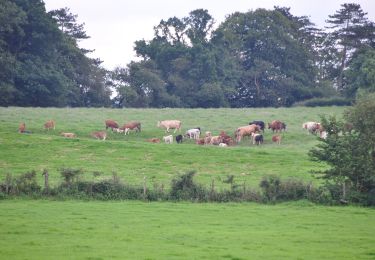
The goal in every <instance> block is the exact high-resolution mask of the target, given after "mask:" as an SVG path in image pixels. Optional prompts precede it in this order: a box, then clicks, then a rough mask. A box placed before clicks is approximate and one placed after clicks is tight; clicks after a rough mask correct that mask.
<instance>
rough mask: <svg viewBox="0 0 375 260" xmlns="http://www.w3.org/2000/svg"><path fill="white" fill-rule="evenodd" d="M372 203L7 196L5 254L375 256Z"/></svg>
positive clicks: (1, 206)
mask: <svg viewBox="0 0 375 260" xmlns="http://www.w3.org/2000/svg"><path fill="white" fill-rule="evenodd" d="M374 223H375V214H374V210H373V209H365V208H355V207H322V206H315V205H312V204H309V203H304V202H299V203H287V204H279V205H276V206H267V205H257V204H249V203H237V204H215V203H209V204H192V203H160V202H156V203H142V202H80V201H64V202H62V201H60V202H56V201H43V200H38V201H27V200H15V201H12V200H7V201H2V202H0V238H1V239H0V258H1V259H38V260H39V259H261V258H262V259H374V256H375V248H374V244H375V236H374V233H375V225H374Z"/></svg>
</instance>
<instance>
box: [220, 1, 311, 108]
mask: <svg viewBox="0 0 375 260" xmlns="http://www.w3.org/2000/svg"><path fill="white" fill-rule="evenodd" d="M312 32H313V30H312V23H311V22H309V20H308V19H307V18H306V17H295V16H293V15H291V14H290V13H289V9H288V8H275V10H265V9H257V10H255V11H249V12H247V13H234V14H232V15H230V16H229V17H228V18H227V19H226V20H225V22H224V23H223V24H221V25H220V26H219V28H218V29H217V30H216V31H215V37H214V39H213V41H214V43H215V45H218V46H222V47H225V48H228V49H229V51H230V52H231V54H232V55H233V56H235V57H236V58H237V60H238V62H239V64H240V68H241V71H240V73H241V76H240V80H239V82H238V85H237V87H236V88H237V93H236V94H235V95H234V96H233V97H232V99H231V100H230V102H231V104H232V106H240V107H242V106H278V105H291V104H292V103H293V102H295V101H298V100H301V99H304V98H306V97H309V96H311V93H310V90H309V88H311V87H313V86H314V80H315V78H316V71H315V69H314V64H313V63H314V62H313V56H312V54H313V53H312V52H310V50H311V48H310V47H311V44H312V40H311V38H313V37H314V36H313V34H312Z"/></svg>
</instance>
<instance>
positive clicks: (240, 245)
mask: <svg viewBox="0 0 375 260" xmlns="http://www.w3.org/2000/svg"><path fill="white" fill-rule="evenodd" d="M343 111H344V108H339V107H330V108H303V107H295V108H279V109H274V108H269V109H268V108H267V109H121V110H115V109H93V108H91V109H87V108H77V109H70V108H64V109H56V108H47V109H46V108H15V107H10V108H0V178H2V179H3V178H4V177H5V175H6V174H7V173H12V174H15V175H17V174H21V173H24V172H26V171H30V170H36V171H37V172H38V178H39V181H40V184H42V176H41V172H42V170H43V169H44V168H47V169H48V170H49V172H50V180H51V182H52V185H57V184H58V183H60V181H61V177H60V175H59V168H61V167H71V168H81V169H83V170H85V174H84V176H83V178H85V179H88V180H92V179H94V178H97V179H100V178H108V177H109V176H111V175H112V172H113V171H115V172H117V174H118V175H119V176H120V177H121V179H123V180H124V181H126V182H128V183H132V184H141V183H142V181H143V177H144V176H147V180H148V185H152V184H153V183H158V184H165V186H166V187H168V186H169V184H170V181H171V180H172V178H173V177H174V176H176V175H177V174H179V173H184V172H185V171H187V170H193V169H194V170H197V181H198V182H200V183H202V184H204V185H209V184H210V183H211V180H212V179H214V180H216V185H217V186H218V187H222V188H228V186H227V185H228V184H223V183H222V182H221V181H222V180H223V179H225V178H226V176H227V175H234V176H235V178H236V182H241V183H242V182H244V181H245V182H246V184H248V185H250V186H252V187H258V184H259V181H260V180H261V178H262V176H264V175H267V174H276V175H279V176H280V177H281V178H297V179H300V180H303V181H306V182H313V183H315V184H316V185H319V180H317V179H315V178H314V177H313V176H311V174H309V172H310V171H311V170H313V169H321V168H323V167H325V165H323V164H321V163H317V162H312V161H310V160H309V158H308V156H307V152H308V151H309V149H311V147H313V146H315V145H316V144H317V143H318V140H317V138H316V137H314V136H311V135H308V134H307V133H306V132H304V131H303V130H302V129H301V124H302V123H303V122H304V121H310V120H319V115H336V116H338V117H340V116H341V115H342V113H343ZM108 118H111V119H115V120H117V121H118V122H120V123H121V124H122V123H124V122H126V121H130V120H139V121H141V123H142V132H141V134H139V135H135V134H134V133H133V134H131V135H129V136H124V135H120V134H114V133H110V132H109V139H108V141H105V142H102V141H98V140H95V139H92V138H91V137H90V136H89V134H90V132H92V131H96V130H102V129H103V128H104V123H103V122H104V120H105V119H108ZM48 119H54V120H55V121H56V127H57V129H56V130H55V131H50V132H47V131H44V130H43V129H42V125H43V123H44V122H45V121H46V120H48ZM163 119H180V120H182V122H183V130H186V129H188V128H192V127H197V126H200V127H201V128H202V130H203V131H208V130H209V131H212V132H213V133H214V134H218V133H219V131H221V130H225V131H227V132H228V133H233V131H234V129H235V128H237V127H238V126H242V125H246V124H247V123H248V122H249V121H250V120H255V119H261V120H264V121H266V122H267V121H271V120H273V119H280V120H282V121H285V122H286V123H287V125H288V131H287V132H285V133H283V134H282V135H283V143H282V144H281V145H280V146H278V145H275V144H273V143H271V141H270V138H271V136H272V134H271V133H270V131H269V130H266V133H265V144H264V145H263V146H260V147H257V146H254V145H251V144H250V142H249V140H245V141H244V142H242V143H241V144H240V145H238V146H236V147H230V148H219V147H216V146H215V147H214V146H205V147H202V146H197V145H195V144H194V143H193V142H185V143H184V144H181V145H178V144H172V145H166V144H150V143H147V142H145V139H147V138H151V137H158V138H161V137H162V136H163V130H162V129H158V128H156V121H157V120H163ZM20 122H25V123H26V126H27V129H28V130H30V131H32V134H19V133H17V129H18V125H19V123H20ZM63 131H66V132H74V133H76V134H78V138H77V139H73V140H71V139H64V138H63V137H61V136H59V133H60V132H63ZM93 171H100V172H103V175H100V176H96V177H94V175H93V174H92V173H93ZM374 223H375V214H374V209H373V208H358V207H327V206H317V205H314V204H312V203H309V202H305V201H299V202H293V203H282V204H278V205H273V206H271V205H261V204H254V203H223V204H216V203H199V204H198V203H183V202H179V203H167V202H153V203H145V202H139V201H132V202H129V201H116V202H114V201H106V202H99V201H87V202H83V201H70V200H68V201H52V200H29V199H14V200H12V199H8V200H0V259H38V260H39V259H260V258H264V259H374V258H375V248H374V244H375V237H374V233H375V225H374Z"/></svg>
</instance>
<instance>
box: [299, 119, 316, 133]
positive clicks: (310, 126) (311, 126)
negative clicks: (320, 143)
mask: <svg viewBox="0 0 375 260" xmlns="http://www.w3.org/2000/svg"><path fill="white" fill-rule="evenodd" d="M302 128H303V129H306V130H307V131H308V133H310V134H316V133H317V131H320V129H321V126H320V123H318V122H313V121H310V122H305V123H303V124H302Z"/></svg>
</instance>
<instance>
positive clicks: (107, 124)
mask: <svg viewBox="0 0 375 260" xmlns="http://www.w3.org/2000/svg"><path fill="white" fill-rule="evenodd" d="M108 128H111V129H112V131H113V129H114V128H118V124H117V122H116V121H114V120H112V119H108V120H105V129H106V130H107V129H108Z"/></svg>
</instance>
